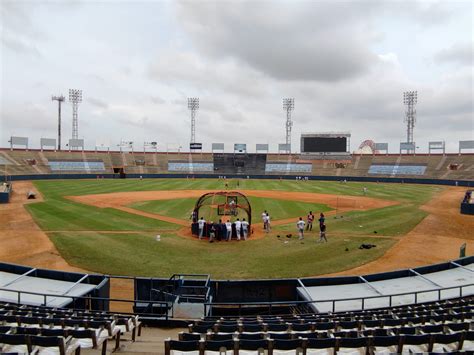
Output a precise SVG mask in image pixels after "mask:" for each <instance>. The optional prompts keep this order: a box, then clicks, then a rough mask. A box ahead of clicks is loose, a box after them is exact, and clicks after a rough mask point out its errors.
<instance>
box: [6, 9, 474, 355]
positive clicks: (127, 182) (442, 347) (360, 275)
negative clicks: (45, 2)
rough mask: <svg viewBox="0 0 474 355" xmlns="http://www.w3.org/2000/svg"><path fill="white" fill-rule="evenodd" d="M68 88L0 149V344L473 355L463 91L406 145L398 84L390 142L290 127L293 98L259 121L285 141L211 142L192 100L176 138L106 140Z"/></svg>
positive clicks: (472, 174)
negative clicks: (449, 115) (432, 132)
mask: <svg viewBox="0 0 474 355" xmlns="http://www.w3.org/2000/svg"><path fill="white" fill-rule="evenodd" d="M117 4H118V3H114V5H117ZM267 5H268V4H267ZM300 5H301V4H300ZM300 5H298V6H300ZM2 6H3V5H2ZM78 6H79V5H78ZM87 6H88V5H87ZM124 6H128V5H124ZM183 6H184V5H183ZM229 6H230V7H233V6H236V5H235V4H234V5H229ZM312 6H317V5H314V4H313V5H312ZM318 6H319V5H318ZM5 11H6V12H5V13H8V7H6V10H5ZM77 11H82V10H81V9H80V8H79V9H78V10H77ZM38 16H40V17H41V16H42V15H41V14H38ZM183 16H184V15H183ZM5 18H6V17H5ZM253 20H254V21H256V20H255V19H253ZM471 20H472V17H471ZM249 21H250V20H249ZM230 22H232V21H230ZM275 22H278V21H277V20H276V19H275ZM9 25H10V24H7V26H9ZM25 26H26V25H25ZM12 28H14V27H12ZM194 30H195V31H198V30H197V29H194ZM12 33H13V32H12ZM25 33H26V32H25ZM8 36H9V34H8V32H6V34H2V38H3V37H5V38H7V37H8ZM25 36H26V35H25ZM249 37H251V36H249ZM12 38H14V37H12ZM25 38H26V37H25ZM38 41H40V39H38ZM5 43H6V42H5ZM25 43H26V42H25ZM89 44H90V45H91V46H93V47H94V45H93V44H91V43H89ZM240 45H242V44H240ZM9 48H10V49H8V50H12V49H11V47H9ZM96 50H97V51H100V50H99V49H97V48H96ZM65 51H67V50H66V49H65ZM18 53H19V52H18ZM17 55H18V56H20V55H21V54H17ZM9 56H11V57H12V58H13V57H14V56H13V54H7V56H6V57H8V58H10V57H9ZM471 59H472V53H471ZM130 60H131V61H132V60H133V59H130ZM268 60H269V61H272V58H271V57H269V58H268ZM275 60H277V59H276V58H275ZM8 63H9V64H8ZM8 63H7V64H8V65H11V66H12V68H13V64H12V63H10V62H8ZM7 64H5V67H6V66H7ZM167 64H170V63H167ZM327 64H328V63H327ZM328 65H329V64H328ZM104 70H105V71H106V69H104ZM155 70H158V69H156V68H155ZM170 71H171V69H170ZM7 76H8V75H7ZM131 80H132V79H131ZM314 80H316V81H317V80H321V82H322V81H324V80H326V79H325V78H324V79H314ZM338 80H339V79H338ZM341 80H342V79H341ZM471 84H472V81H471ZM90 85H91V86H92V85H94V82H93V81H91V82H90ZM177 85H181V84H179V82H177ZM183 85H184V84H183ZM4 86H6V85H5V84H2V87H4ZM58 86H59V87H62V86H64V85H63V84H58ZM13 87H14V86H13ZM39 87H41V86H39ZM183 88H184V86H183ZM15 90H16V89H14V90H13V91H15ZM183 90H184V89H183ZM231 90H232V89H230V88H229V91H231ZM249 90H250V89H249ZM428 91H429V90H425V91H423V90H422V89H420V100H422V97H423V94H424V92H428ZM68 93H69V96H68V98H65V97H64V96H63V95H59V96H53V97H52V102H49V105H50V107H49V109H50V113H49V118H48V119H49V121H52V122H53V123H54V128H53V130H50V131H48V133H47V134H46V135H44V134H43V133H42V132H41V134H40V133H38V134H35V131H36V128H35V127H37V126H36V123H35V122H34V119H31V120H30V121H29V123H28V124H29V125H31V127H33V131H28V130H24V129H23V126H22V125H21V124H20V123H18V126H15V125H16V124H17V123H15V122H16V121H15V122H13V126H14V127H18V128H16V129H15V130H14V131H12V132H13V133H11V134H10V133H8V140H5V141H1V142H0V147H1V148H0V176H1V186H0V353H2V354H4V353H5V354H61V355H62V354H73V353H74V354H80V353H83V354H102V355H105V354H111V353H118V354H165V355H170V354H174V355H191V354H193V355H204V354H229V355H231V354H235V355H239V354H242V355H243V354H255V355H259V354H268V355H273V354H275V355H286V354H295V355H298V354H361V355H362V354H389V353H403V354H411V353H430V354H431V353H470V352H471V351H474V327H473V324H474V323H473V314H474V313H473V311H471V309H472V308H471V307H474V256H472V252H473V250H474V232H473V231H474V196H473V195H472V191H473V190H474V140H473V139H472V136H473V131H472V117H473V116H472V97H471V99H470V104H471V105H470V113H468V120H470V121H471V130H469V128H468V129H467V134H466V131H465V130H464V132H463V130H457V129H454V128H452V127H451V126H450V128H448V129H447V130H446V132H448V131H449V130H450V129H451V128H452V132H454V133H453V135H451V136H450V137H453V136H456V137H457V138H456V139H455V140H454V141H453V140H450V141H445V140H440V139H439V138H437V137H439V136H436V137H434V138H432V137H431V136H429V134H428V133H426V132H419V135H420V136H422V135H423V136H424V137H425V138H426V144H423V145H422V144H421V143H416V142H415V137H416V134H415V124H416V122H417V118H421V117H423V111H422V110H420V112H417V110H416V107H417V104H418V91H404V92H398V94H397V95H398V96H397V97H394V98H393V99H391V100H393V101H396V102H398V103H399V107H398V110H399V111H400V119H398V118H397V120H398V121H397V122H398V125H399V126H400V137H399V138H397V139H399V141H400V143H399V144H398V143H396V144H395V145H394V144H393V139H392V135H391V132H389V130H390V128H387V129H384V128H383V127H382V132H385V134H386V136H387V138H386V139H380V140H376V141H374V140H372V139H367V140H366V139H364V140H363V141H362V143H361V144H360V145H355V146H354V145H353V144H351V139H352V141H354V136H356V137H357V138H356V139H357V140H358V139H359V138H360V134H359V133H357V134H353V133H352V130H355V131H356V132H359V131H358V129H359V127H358V126H357V125H356V124H351V123H347V124H344V129H345V130H339V131H338V130H334V131H331V130H330V129H331V128H332V127H334V129H338V128H339V127H340V125H339V124H332V123H331V122H333V121H330V120H328V121H325V124H324V128H327V129H321V128H319V129H318V128H317V127H322V126H323V125H321V124H318V125H316V124H315V125H314V126H312V123H311V121H309V122H310V123H309V124H308V123H306V124H305V125H303V127H299V128H298V129H299V131H298V132H297V135H296V134H295V133H294V132H292V128H293V124H295V127H297V126H298V125H299V123H298V117H299V116H298V115H297V109H298V107H295V101H296V103H298V104H299V101H297V100H298V98H296V99H295V98H292V97H284V98H283V100H281V97H279V99H278V105H280V108H279V109H280V113H281V108H283V114H281V115H280V116H281V117H275V118H274V120H273V118H272V120H273V121H272V122H274V125H273V126H272V127H273V128H272V130H273V129H274V130H278V131H281V132H280V133H281V136H282V137H284V138H283V139H281V141H282V142H284V143H276V142H277V141H275V140H273V138H271V139H270V138H268V139H267V138H266V137H265V134H266V133H265V131H262V132H259V133H258V134H257V133H255V136H254V137H253V136H252V137H250V138H249V142H252V143H242V142H245V140H244V139H242V140H241V137H240V136H239V137H238V140H236V141H237V142H234V141H229V137H226V138H225V139H224V138H222V139H221V140H219V139H215V138H214V137H220V133H221V132H220V131H219V128H217V127H218V125H217V124H216V126H215V127H212V126H210V127H206V133H208V132H214V133H215V135H212V134H214V133H212V134H211V135H209V136H206V135H204V134H202V132H203V131H204V129H202V128H201V126H198V122H199V119H200V117H201V116H200V115H201V111H200V110H203V108H204V106H205V105H206V101H205V100H200V97H186V100H184V101H183V102H184V103H185V106H186V109H187V112H189V113H190V116H184V117H176V118H175V119H176V121H178V120H181V119H182V120H183V121H184V120H186V121H190V126H189V128H190V133H191V139H190V140H188V138H189V137H188V138H186V137H187V136H188V133H187V132H186V133H183V136H184V137H178V138H179V139H183V140H184V139H186V140H187V142H186V145H183V144H167V145H164V143H162V142H160V141H159V142H157V141H150V140H146V138H143V139H142V141H143V143H142V142H141V141H140V143H137V141H136V140H135V141H133V142H132V141H131V140H130V141H129V140H124V139H122V138H120V143H119V144H118V145H117V146H114V145H110V144H103V143H100V142H98V140H97V141H96V143H95V144H94V143H92V142H93V138H95V137H91V138H88V137H85V136H82V135H79V127H80V126H79V122H81V124H82V122H83V121H82V116H81V120H80V119H79V108H81V110H82V107H83V106H86V105H93V104H94V100H90V101H88V99H87V98H86V95H84V102H83V93H82V90H79V89H69V92H68ZM471 94H472V86H471ZM427 95H428V93H427ZM204 96H205V95H204ZM281 96H284V95H281ZM10 98H11V95H10V94H6V93H5V94H3V93H2V101H4V102H5V107H6V109H2V111H1V115H2V117H1V119H2V121H4V123H5V127H7V121H8V118H9V117H13V116H10V114H9V111H8V110H9V106H8V105H9V103H8V102H7V101H8V100H9V99H10ZM400 98H402V101H401V100H400ZM48 99H49V97H48ZM348 100H349V99H348ZM13 101H14V100H13ZM96 101H97V100H96ZM400 101H401V102H400ZM301 102H302V103H301V105H304V100H303V99H302V101H301ZM66 103H67V104H68V106H66ZM186 104H187V105H186ZM281 104H283V105H282V107H281ZM12 105H13V104H12ZM32 105H33V106H34V105H35V104H32ZM62 105H64V106H62ZM69 106H70V107H71V108H72V110H71V112H72V121H71V120H70V118H69V115H66V113H67V114H69V111H67V112H62V109H63V110H64V108H66V107H69ZM99 106H100V105H99ZM103 107H106V106H105V105H103ZM422 107H423V106H422ZM424 107H425V110H426V106H424ZM104 109H105V108H104ZM29 110H30V109H29V108H27V109H26V110H25V115H26V114H29V113H30V112H32V111H29ZM91 112H92V111H91ZM184 112H186V111H184ZM101 114H102V113H101ZM348 114H349V116H350V113H348ZM256 115H257V113H256ZM419 116H420V117H419ZM117 120H118V121H120V119H119V118H117ZM69 121H71V129H72V135H71V137H70V138H69V136H68V137H67V138H64V137H62V135H65V134H67V135H68V134H69V132H67V133H66V132H65V130H64V124H65V122H69ZM84 121H86V122H87V118H84ZM165 121H166V120H164V119H162V121H160V125H161V126H162V127H163V130H164V131H165V133H166V127H167V126H166V124H167V122H165ZM8 122H10V123H11V122H12V120H11V119H10V121H8ZM402 122H404V123H403V125H402ZM10 123H9V124H10ZM62 124H63V126H61V125H62ZM68 124H69V123H68ZM241 124H242V125H243V123H241ZM56 125H57V127H56ZM255 125H257V123H255ZM85 126H86V128H87V127H88V128H87V129H88V130H89V131H96V130H97V131H98V130H100V126H99V125H98V126H97V128H96V127H95V126H93V125H92V123H91V122H90V121H89V122H87V123H85ZM9 127H10V126H9ZM91 127H92V128H91ZM219 127H220V126H219ZM68 128H69V126H68ZM439 129H441V128H439ZM245 130H250V131H254V130H255V132H257V131H258V128H257V126H255V127H254V126H252V123H249V125H248V126H245ZM405 130H406V135H405ZM104 132H106V134H109V135H110V137H109V138H112V137H113V136H114V132H113V131H112V130H106V131H104ZM104 132H102V133H104ZM170 132H171V128H170ZM284 133H286V135H285V136H283V134H284ZM458 133H459V134H458ZM245 134H246V135H247V134H248V132H247V131H246V133H245ZM268 134H269V136H272V134H273V133H272V132H269V133H268ZM364 134H365V132H364ZM417 134H418V132H417ZM170 135H171V133H170ZM115 136H116V135H115ZM296 136H297V139H296V140H295V139H293V141H292V137H293V138H295V137H296ZM380 136H381V137H383V135H381V134H379V137H380ZM2 137H3V136H2ZM45 137H48V138H45ZM201 137H208V138H201ZM210 137H212V138H210ZM272 137H273V136H272ZM174 138H175V137H173V139H174ZM61 139H62V141H61ZM256 142H258V143H256ZM162 144H163V145H162ZM188 144H189V145H188ZM183 146H184V147H183ZM420 146H421V147H420ZM389 147H390V149H389ZM448 147H449V148H448Z"/></svg>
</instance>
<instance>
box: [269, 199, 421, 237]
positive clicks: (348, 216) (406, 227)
mask: <svg viewBox="0 0 474 355" xmlns="http://www.w3.org/2000/svg"><path fill="white" fill-rule="evenodd" d="M426 216H427V213H426V212H424V211H422V210H420V209H419V208H418V207H416V206H413V205H397V206H390V207H385V208H379V209H376V210H371V211H352V212H346V213H344V214H343V216H342V217H341V216H340V215H339V216H337V217H334V216H330V217H328V218H326V225H327V228H328V229H327V233H328V235H331V234H338V235H342V234H344V235H351V236H356V235H359V236H360V235H368V234H373V235H384V236H401V235H405V234H406V233H408V232H409V231H411V230H412V229H413V228H414V227H415V226H416V225H417V224H418V223H420V222H421V221H422V220H423V218H425V217H426ZM317 218H318V217H316V219H317ZM315 226H316V228H318V227H317V223H316V224H315ZM275 228H276V230H279V231H283V232H288V231H289V232H293V231H295V230H296V226H295V224H294V223H291V224H285V225H281V226H277V227H275ZM375 232H376V233H375Z"/></svg>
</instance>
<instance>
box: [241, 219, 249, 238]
mask: <svg viewBox="0 0 474 355" xmlns="http://www.w3.org/2000/svg"><path fill="white" fill-rule="evenodd" d="M242 232H243V234H244V240H247V237H248V235H249V222H247V221H246V220H245V218H242Z"/></svg>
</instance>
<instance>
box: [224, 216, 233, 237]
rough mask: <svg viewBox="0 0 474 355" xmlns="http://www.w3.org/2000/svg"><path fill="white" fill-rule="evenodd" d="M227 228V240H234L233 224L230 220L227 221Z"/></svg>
mask: <svg viewBox="0 0 474 355" xmlns="http://www.w3.org/2000/svg"><path fill="white" fill-rule="evenodd" d="M225 228H226V231H227V234H226V240H227V241H229V240H231V239H232V223H230V220H227V222H226V223H225Z"/></svg>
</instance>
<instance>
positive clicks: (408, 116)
mask: <svg viewBox="0 0 474 355" xmlns="http://www.w3.org/2000/svg"><path fill="white" fill-rule="evenodd" d="M417 101H418V92H417V91H405V92H404V93H403V104H404V105H406V110H405V119H404V122H406V123H407V143H413V129H414V128H415V123H416V110H415V105H416V103H417Z"/></svg>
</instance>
